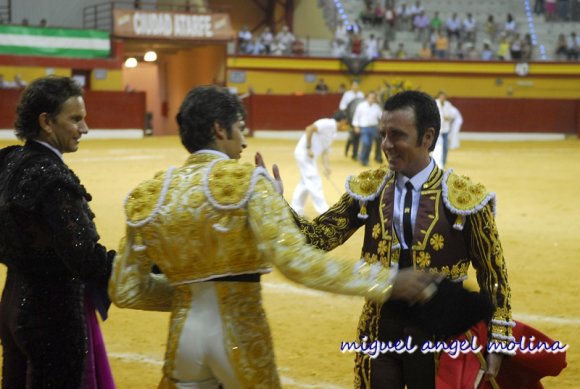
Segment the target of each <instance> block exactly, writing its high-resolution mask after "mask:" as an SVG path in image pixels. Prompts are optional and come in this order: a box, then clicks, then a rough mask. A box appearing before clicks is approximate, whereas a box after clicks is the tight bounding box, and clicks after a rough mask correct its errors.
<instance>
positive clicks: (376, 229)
mask: <svg viewBox="0 0 580 389" xmlns="http://www.w3.org/2000/svg"><path fill="white" fill-rule="evenodd" d="M380 234H381V225H380V224H379V223H377V224H375V225H374V226H373V239H377V238H378V237H379V235H380Z"/></svg>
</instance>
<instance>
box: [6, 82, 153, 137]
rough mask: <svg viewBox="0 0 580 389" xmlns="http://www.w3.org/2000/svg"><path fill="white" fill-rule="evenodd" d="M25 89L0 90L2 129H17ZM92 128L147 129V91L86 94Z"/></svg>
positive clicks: (89, 121)
mask: <svg viewBox="0 0 580 389" xmlns="http://www.w3.org/2000/svg"><path fill="white" fill-rule="evenodd" d="M21 93H22V90H16V89H1V90H0V128H4V129H11V128H14V119H15V117H16V106H17V104H18V100H19V98H20V94H21ZM84 100H85V104H86V107H87V123H88V124H89V128H98V129H111V130H113V129H141V128H143V129H144V128H145V110H146V109H145V93H144V92H131V93H126V92H95V91H86V92H85V93H84Z"/></svg>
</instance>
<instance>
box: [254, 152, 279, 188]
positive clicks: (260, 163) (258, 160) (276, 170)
mask: <svg viewBox="0 0 580 389" xmlns="http://www.w3.org/2000/svg"><path fill="white" fill-rule="evenodd" d="M254 161H255V163H256V166H259V167H263V168H264V169H266V170H268V169H267V168H266V163H265V162H264V158H263V157H262V154H260V153H256V155H255V156H254ZM272 174H273V175H274V180H275V181H276V183H277V184H278V193H279V194H280V196H282V195H284V184H283V183H282V177H281V176H280V169H279V168H278V165H276V164H274V165H272Z"/></svg>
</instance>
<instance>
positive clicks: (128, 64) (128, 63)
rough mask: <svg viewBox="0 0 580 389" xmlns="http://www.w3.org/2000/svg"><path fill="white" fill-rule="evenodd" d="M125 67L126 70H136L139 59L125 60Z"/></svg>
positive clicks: (130, 58)
mask: <svg viewBox="0 0 580 389" xmlns="http://www.w3.org/2000/svg"><path fill="white" fill-rule="evenodd" d="M125 67H126V68H136V67H137V58H135V57H129V58H127V59H126V60H125Z"/></svg>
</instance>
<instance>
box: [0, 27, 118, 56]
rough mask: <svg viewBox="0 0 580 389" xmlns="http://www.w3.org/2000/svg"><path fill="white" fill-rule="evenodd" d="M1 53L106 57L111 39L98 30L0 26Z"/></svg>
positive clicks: (108, 53)
mask: <svg viewBox="0 0 580 389" xmlns="http://www.w3.org/2000/svg"><path fill="white" fill-rule="evenodd" d="M0 54H13V55H40V56H51V57H73V58H104V57H109V56H110V54H111V39H110V36H109V33H108V32H103V31H97V30H77V29H70V28H53V27H28V26H6V25H0Z"/></svg>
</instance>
